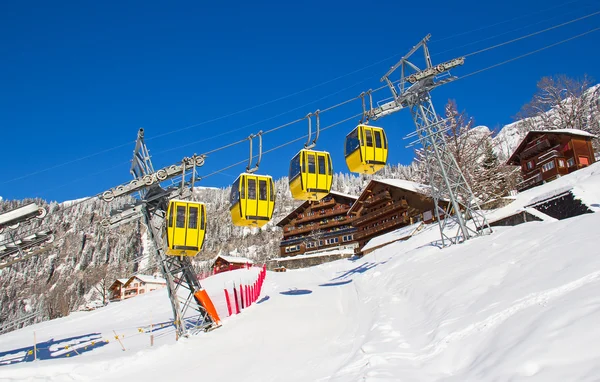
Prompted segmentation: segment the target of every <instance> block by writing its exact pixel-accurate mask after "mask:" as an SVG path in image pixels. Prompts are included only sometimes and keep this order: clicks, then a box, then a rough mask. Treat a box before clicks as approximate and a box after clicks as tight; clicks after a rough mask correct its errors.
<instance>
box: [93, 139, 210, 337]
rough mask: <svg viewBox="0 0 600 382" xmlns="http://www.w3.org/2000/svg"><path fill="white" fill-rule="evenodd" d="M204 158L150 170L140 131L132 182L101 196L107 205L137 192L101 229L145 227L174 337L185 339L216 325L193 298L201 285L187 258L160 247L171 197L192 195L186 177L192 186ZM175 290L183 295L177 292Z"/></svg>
mask: <svg viewBox="0 0 600 382" xmlns="http://www.w3.org/2000/svg"><path fill="white" fill-rule="evenodd" d="M204 158H205V156H204V155H199V156H197V155H194V156H193V157H192V158H184V159H183V160H182V161H181V162H180V163H178V164H176V165H172V166H169V167H165V168H162V169H160V170H158V171H154V169H153V167H152V162H151V160H150V155H149V151H148V149H147V148H146V144H145V143H144V130H143V129H140V130H139V132H138V138H137V141H136V145H135V149H134V151H133V160H132V165H131V170H130V172H131V174H132V175H133V177H134V180H133V181H131V182H130V183H129V184H124V185H121V186H118V187H115V188H113V189H110V190H107V191H105V192H104V193H103V194H102V199H103V200H104V201H105V202H110V201H111V200H113V199H114V198H115V197H118V196H122V195H128V194H133V193H136V192H137V193H139V195H140V199H139V200H138V201H137V202H136V203H134V204H132V205H129V206H126V208H123V209H121V210H117V211H113V213H111V215H112V216H111V217H110V218H107V219H104V220H103V221H102V222H101V224H102V226H103V227H105V228H108V227H116V226H119V225H121V224H124V223H127V222H130V221H133V220H137V219H141V220H142V222H143V223H144V225H145V226H146V228H147V231H148V235H149V238H150V239H151V240H152V242H153V243H154V254H155V258H156V260H157V262H158V263H159V264H160V268H161V271H162V274H163V277H164V278H165V280H166V281H167V290H168V293H169V299H170V301H171V308H172V309H173V321H174V324H175V327H176V329H177V334H178V336H185V335H187V334H188V333H194V332H197V331H199V330H209V329H213V328H215V327H216V323H215V322H214V321H213V319H212V318H211V317H210V315H209V314H208V313H207V311H206V309H205V308H204V306H203V305H202V304H201V303H200V301H199V300H198V299H196V297H195V296H194V293H195V292H198V291H200V290H202V286H201V285H200V282H199V281H198V278H197V277H196V274H195V272H194V270H193V268H192V263H191V261H190V258H189V257H187V256H167V255H166V254H165V251H164V249H163V248H164V246H163V232H165V215H166V211H167V205H168V201H169V200H170V199H172V198H175V197H177V198H182V199H185V198H188V197H190V196H191V195H192V192H191V191H190V189H188V188H187V187H186V177H188V176H190V175H191V181H190V182H189V183H187V184H189V185H192V186H193V183H194V181H195V178H196V167H200V166H202V165H204ZM180 176H181V186H180V187H177V186H174V187H169V188H167V189H163V188H162V187H161V186H160V183H161V182H162V181H165V180H168V179H173V178H176V177H180ZM179 289H182V290H183V293H179ZM189 309H193V310H195V311H196V312H197V313H198V314H197V315H193V316H191V317H190V316H189V315H187V313H188V310H189Z"/></svg>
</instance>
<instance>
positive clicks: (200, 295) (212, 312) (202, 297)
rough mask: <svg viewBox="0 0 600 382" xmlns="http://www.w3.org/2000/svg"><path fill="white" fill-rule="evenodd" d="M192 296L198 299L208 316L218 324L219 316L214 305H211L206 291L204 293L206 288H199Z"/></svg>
mask: <svg viewBox="0 0 600 382" xmlns="http://www.w3.org/2000/svg"><path fill="white" fill-rule="evenodd" d="M194 297H196V300H198V302H199V303H200V304H201V305H202V306H203V307H204V309H206V312H207V313H208V315H209V316H210V318H212V320H213V321H214V322H215V323H216V324H220V323H221V319H220V318H219V314H218V313H217V309H215V306H214V305H213V303H212V301H211V299H210V297H208V293H206V290H204V289H200V290H199V291H197V292H196V293H194Z"/></svg>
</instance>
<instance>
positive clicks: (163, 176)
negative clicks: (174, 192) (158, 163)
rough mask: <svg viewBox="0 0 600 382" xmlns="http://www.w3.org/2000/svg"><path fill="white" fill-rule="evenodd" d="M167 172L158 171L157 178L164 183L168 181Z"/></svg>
mask: <svg viewBox="0 0 600 382" xmlns="http://www.w3.org/2000/svg"><path fill="white" fill-rule="evenodd" d="M167 176H168V174H167V171H166V170H158V171H157V172H156V177H157V178H158V180H160V181H163V180H165V179H167Z"/></svg>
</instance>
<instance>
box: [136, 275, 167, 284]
mask: <svg viewBox="0 0 600 382" xmlns="http://www.w3.org/2000/svg"><path fill="white" fill-rule="evenodd" d="M134 278H137V279H139V280H141V281H143V282H145V283H146V284H166V283H167V280H165V279H163V278H162V277H155V276H149V275H135V276H132V277H131V278H130V280H132V279H134Z"/></svg>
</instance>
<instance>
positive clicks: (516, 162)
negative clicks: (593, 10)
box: [506, 129, 596, 166]
mask: <svg viewBox="0 0 600 382" xmlns="http://www.w3.org/2000/svg"><path fill="white" fill-rule="evenodd" d="M543 134H563V135H572V136H579V137H587V138H596V136H595V135H594V134H590V133H588V132H587V131H583V130H579V129H556V130H532V131H529V132H527V135H525V138H523V140H522V141H521V143H519V145H518V146H517V148H516V149H515V150H514V151H513V153H512V155H511V156H510V158H508V160H507V161H506V164H507V165H511V164H512V165H515V166H518V165H520V164H521V163H520V162H519V160H518V159H517V156H518V155H519V154H520V153H521V152H522V151H523V149H525V146H526V145H527V143H529V142H531V140H532V139H533V138H535V137H536V136H538V135H543Z"/></svg>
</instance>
